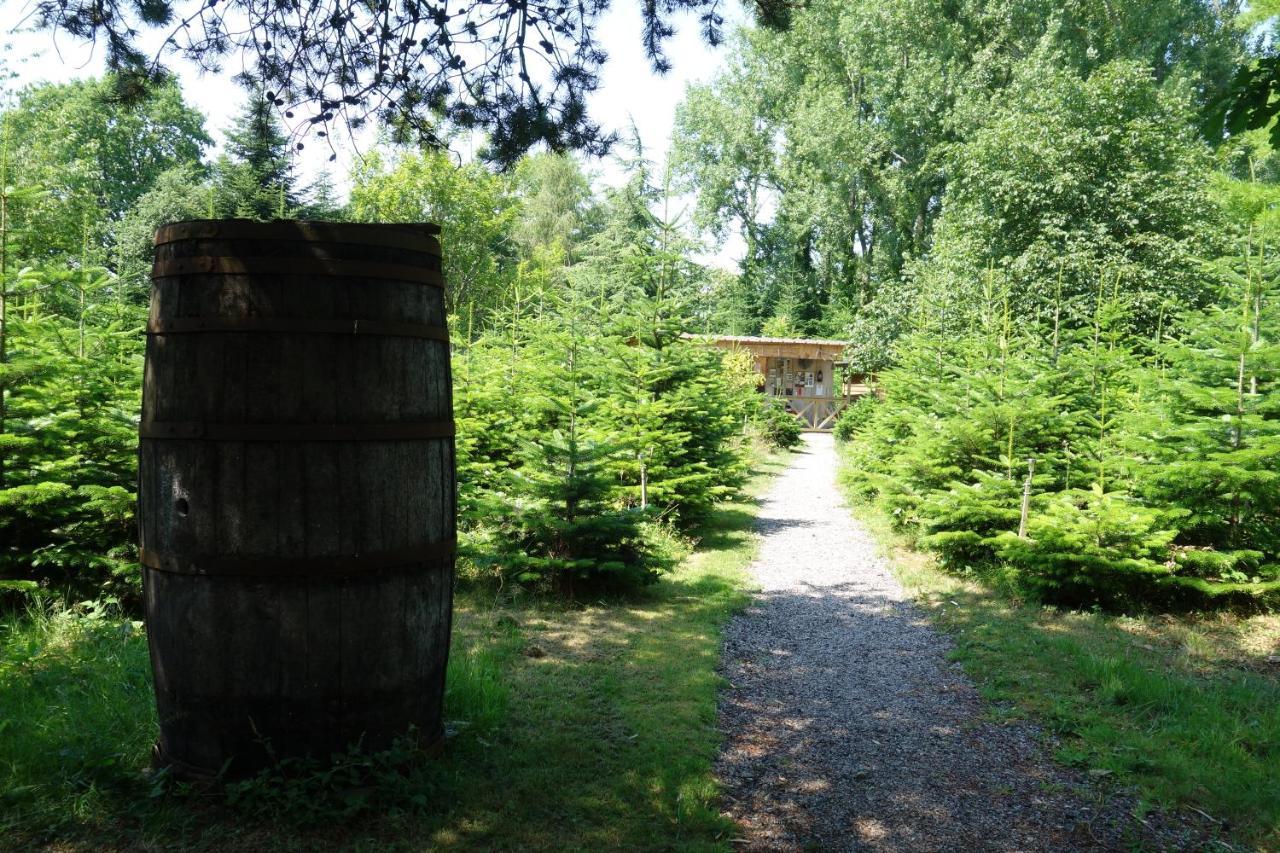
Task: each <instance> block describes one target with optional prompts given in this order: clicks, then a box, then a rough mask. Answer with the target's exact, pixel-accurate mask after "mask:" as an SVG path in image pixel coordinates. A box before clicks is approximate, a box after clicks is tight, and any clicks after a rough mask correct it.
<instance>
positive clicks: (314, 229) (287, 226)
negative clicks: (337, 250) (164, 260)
mask: <svg viewBox="0 0 1280 853" xmlns="http://www.w3.org/2000/svg"><path fill="white" fill-rule="evenodd" d="M223 227H227V228H228V230H234V231H239V232H241V233H240V234H238V235H236V238H237V239H243V238H244V234H243V232H245V231H260V232H261V234H262V237H263V239H271V238H273V237H277V238H278V237H281V236H285V235H288V236H289V237H291V238H292V239H299V238H301V239H303V240H306V241H311V240H315V241H321V240H334V239H336V238H340V237H341V236H342V235H343V233H344V232H345V233H347V234H351V235H352V236H353V237H354V236H355V235H358V234H360V232H381V233H383V234H399V235H403V236H404V237H408V238H410V239H415V238H416V239H434V238H436V237H438V236H439V234H440V226H439V225H438V224H437V223H434V222H330V221H326V220H323V219H272V220H269V221H266V222H259V221H258V220H256V219H240V218H225V219H180V220H177V221H175V222H166V223H164V224H163V225H161V226H160V227H159V228H157V229H156V234H155V243H156V245H157V246H158V245H161V244H164V243H170V242H175V241H177V240H185V239H193V236H191V235H182V234H179V235H176V236H175V235H174V232H181V231H189V230H193V229H201V230H203V229H208V231H209V232H211V234H210V237H215V238H216V236H217V232H218V230H219V229H220V228H223ZM206 239H208V238H206ZM339 242H341V240H340V239H339Z"/></svg>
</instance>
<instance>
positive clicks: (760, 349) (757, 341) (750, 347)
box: [685, 335, 849, 363]
mask: <svg viewBox="0 0 1280 853" xmlns="http://www.w3.org/2000/svg"><path fill="white" fill-rule="evenodd" d="M685 337H687V338H689V339H691V340H695V341H701V342H703V343H706V344H710V345H712V346H716V347H720V348H722V349H738V348H741V349H745V350H747V351H749V352H751V353H752V354H753V355H755V356H756V357H757V358H800V359H806V358H807V359H817V360H819V361H834V362H836V363H840V362H839V359H840V355H841V353H843V352H844V349H845V347H847V346H849V342H848V341H832V340H823V339H820V338H817V339H815V338H762V337H755V336H752V335H685Z"/></svg>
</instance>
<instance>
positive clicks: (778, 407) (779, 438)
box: [754, 397, 804, 450]
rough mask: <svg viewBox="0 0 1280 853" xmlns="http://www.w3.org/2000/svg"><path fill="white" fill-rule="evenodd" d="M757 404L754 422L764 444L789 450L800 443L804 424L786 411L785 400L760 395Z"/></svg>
mask: <svg viewBox="0 0 1280 853" xmlns="http://www.w3.org/2000/svg"><path fill="white" fill-rule="evenodd" d="M758 405H759V409H758V411H757V412H756V415H755V418H754V423H755V426H756V430H757V431H758V432H759V434H760V437H761V438H762V439H763V440H764V441H765V443H766V444H768V445H769V446H770V447H776V448H778V449H779V450H790V449H791V448H793V447H796V446H798V445H799V444H800V442H801V440H802V439H801V436H802V435H803V434H804V426H803V425H802V424H801V423H800V420H799V419H798V418H797V417H795V415H791V414H788V413H787V409H786V403H785V402H783V401H781V400H777V399H774V398H771V397H761V398H760V401H759V404H758Z"/></svg>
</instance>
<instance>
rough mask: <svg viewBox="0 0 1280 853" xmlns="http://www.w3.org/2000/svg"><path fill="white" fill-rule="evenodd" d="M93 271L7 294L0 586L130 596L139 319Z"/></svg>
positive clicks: (38, 281) (44, 274) (65, 273)
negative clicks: (25, 583) (23, 582)
mask: <svg viewBox="0 0 1280 853" xmlns="http://www.w3.org/2000/svg"><path fill="white" fill-rule="evenodd" d="M117 285H118V281H117V280H116V279H114V278H113V277H111V276H110V275H108V274H107V273H106V272H105V271H104V270H101V269H94V268H89V269H84V270H56V269H55V270H27V271H25V272H24V273H23V274H22V275H20V276H19V277H18V278H17V280H16V281H15V282H13V284H12V285H11V288H12V289H11V293H10V299H9V310H10V312H11V314H10V316H9V318H8V323H9V328H8V334H9V335H10V338H9V345H8V362H7V364H4V365H0V370H3V373H2V374H0V378H3V380H4V384H5V385H6V386H7V394H6V397H7V400H6V412H5V414H6V430H5V431H4V432H3V433H0V453H2V454H3V458H4V467H3V471H2V473H0V509H3V512H0V543H3V545H2V546H0V577H3V578H10V579H30V580H40V581H42V582H43V583H45V584H53V585H55V586H56V587H58V588H60V589H71V590H74V591H75V592H76V593H77V594H78V595H81V596H83V595H88V594H92V593H93V592H94V591H95V590H96V589H98V588H99V586H101V587H103V588H105V589H106V590H108V591H109V592H111V593H112V594H115V595H117V596H119V597H121V598H125V597H131V596H133V595H135V594H136V593H137V583H138V576H137V569H136V564H135V560H136V550H135V547H134V542H135V539H136V536H135V526H134V520H133V511H134V499H135V496H134V488H135V487H134V480H135V473H134V472H135V456H134V445H135V441H136V436H137V416H138V415H137V412H138V407H139V405H140V397H139V395H140V390H141V382H142V354H141V351H140V350H139V348H138V345H137V341H138V338H139V336H140V332H141V329H142V326H143V322H144V313H143V311H142V309H140V308H139V307H138V306H137V305H136V304H134V303H131V302H129V301H127V300H125V299H123V298H121V295H120V294H118V292H117Z"/></svg>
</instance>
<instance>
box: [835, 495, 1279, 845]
mask: <svg viewBox="0 0 1280 853" xmlns="http://www.w3.org/2000/svg"><path fill="white" fill-rule="evenodd" d="M857 515H858V517H859V519H861V520H862V521H863V522H864V523H865V524H866V525H867V526H868V527H869V528H870V529H871V530H872V532H873V533H874V534H875V535H876V536H877V538H878V539H879V540H880V542H881V543H882V544H883V546H884V547H885V550H886V552H887V553H888V554H889V556H890V557H891V558H892V560H893V563H894V566H895V570H896V573H897V575H898V577H899V579H900V580H901V581H902V582H903V584H904V585H905V586H906V587H907V589H908V590H909V591H910V592H911V593H912V594H914V595H915V596H916V598H917V600H918V601H919V602H920V603H921V604H922V605H923V606H925V607H926V608H927V609H928V610H929V612H930V613H931V614H932V617H933V620H934V622H935V623H936V624H937V625H938V626H939V627H940V628H942V629H943V630H945V631H946V632H948V633H949V634H951V635H952V636H953V637H954V639H955V652H954V656H955V657H956V659H958V660H959V661H960V662H961V664H962V665H963V666H964V668H965V670H966V671H967V672H968V673H969V674H970V676H972V677H973V679H974V680H975V682H976V683H977V684H978V686H979V687H980V688H981V690H982V691H983V694H984V695H985V696H986V697H987V698H988V699H989V700H991V701H992V702H993V703H994V704H993V707H994V709H995V711H994V713H997V714H1008V715H1013V716H1027V717H1031V718H1033V719H1034V720H1035V721H1037V722H1038V723H1040V724H1041V725H1042V726H1043V727H1044V728H1045V730H1046V731H1047V732H1048V733H1050V734H1051V735H1052V736H1053V743H1054V749H1055V751H1056V757H1057V758H1058V760H1060V761H1062V762H1063V763H1065V764H1069V765H1073V766H1078V767H1083V768H1087V769H1088V770H1089V771H1090V773H1091V775H1094V776H1096V777H1099V778H1100V779H1104V780H1107V781H1109V782H1114V783H1116V784H1120V785H1125V786H1133V787H1135V788H1136V789H1137V790H1138V791H1139V792H1140V793H1141V795H1142V796H1143V797H1144V798H1145V799H1146V800H1148V801H1149V802H1152V803H1156V804H1159V805H1162V806H1166V807H1183V808H1193V809H1196V810H1199V811H1200V812H1201V814H1202V815H1205V816H1208V817H1209V818H1210V819H1212V820H1213V821H1215V822H1217V823H1218V824H1220V825H1221V826H1222V828H1223V830H1224V832H1225V833H1226V834H1227V835H1229V836H1231V837H1234V838H1236V839H1238V840H1239V841H1240V842H1242V843H1244V844H1247V845H1250V846H1256V847H1258V848H1262V849H1280V616H1275V615H1270V616H1254V617H1249V618H1244V617H1239V616H1233V615H1226V614H1213V615H1204V616H1177V617H1173V616H1160V615H1156V616H1145V617H1121V616H1109V615H1106V614H1101V613H1092V612H1069V611H1062V610H1057V609H1053V608H1046V607H1040V606H1035V605H1033V604H1030V603H1027V602H1024V601H1021V600H1019V599H1018V598H1017V596H1016V595H1013V594H1010V593H1009V592H1008V591H1007V590H1004V591H1001V590H998V589H996V588H993V586H992V585H991V584H988V583H984V582H983V581H982V580H981V579H978V578H972V577H969V578H966V577H959V576H957V575H955V574H951V573H947V572H944V571H942V570H941V569H940V568H939V566H938V565H937V563H936V561H935V560H934V559H933V558H932V557H931V556H930V555H928V554H926V553H922V552H920V551H917V550H915V549H913V548H912V547H911V545H910V543H909V542H908V541H906V540H905V539H903V538H902V537H901V536H898V535H896V534H895V533H894V532H893V530H892V528H891V526H890V524H889V520H888V519H887V517H885V516H884V515H881V514H879V513H878V512H877V511H876V510H875V508H874V507H870V506H866V505H858V509H857Z"/></svg>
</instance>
